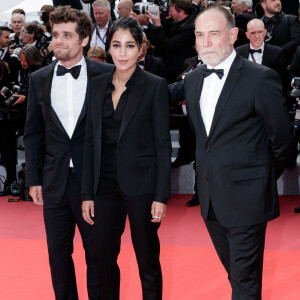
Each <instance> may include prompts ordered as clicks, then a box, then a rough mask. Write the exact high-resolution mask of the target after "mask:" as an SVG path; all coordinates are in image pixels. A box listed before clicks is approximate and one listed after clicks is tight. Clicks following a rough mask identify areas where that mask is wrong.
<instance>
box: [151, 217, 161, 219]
mask: <svg viewBox="0 0 300 300" xmlns="http://www.w3.org/2000/svg"><path fill="white" fill-rule="evenodd" d="M152 219H160V217H157V216H154V217H152Z"/></svg>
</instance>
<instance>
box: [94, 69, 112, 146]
mask: <svg viewBox="0 0 300 300" xmlns="http://www.w3.org/2000/svg"><path fill="white" fill-rule="evenodd" d="M110 76H111V73H108V74H105V75H104V76H101V78H102V79H101V81H99V80H97V81H93V85H91V89H92V93H90V94H91V96H92V99H89V101H93V102H94V103H95V105H94V106H93V108H94V109H95V111H92V116H94V117H95V119H94V124H95V125H94V126H95V129H94V131H95V140H97V141H101V135H102V110H103V104H104V100H105V95H106V90H107V84H108V81H109V78H110Z"/></svg>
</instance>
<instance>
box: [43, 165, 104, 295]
mask: <svg viewBox="0 0 300 300" xmlns="http://www.w3.org/2000/svg"><path fill="white" fill-rule="evenodd" d="M80 189H81V178H78V176H77V175H76V173H75V171H74V169H73V168H70V170H69V175H68V180H67V185H66V189H65V192H64V196H63V203H60V204H52V203H49V202H47V201H45V203H44V221H45V228H46V235H47V244H48V253H49V262H50V268H51V276H52V284H53V289H54V293H55V299H56V300H77V299H78V293H77V286H76V278H75V270H74V263H73V259H72V253H73V238H74V234H75V226H76V224H77V226H78V229H79V231H80V234H81V238H82V242H83V247H84V249H85V257H86V264H87V288H88V295H89V300H98V297H99V288H98V277H97V269H96V263H95V259H94V254H93V233H92V231H93V227H92V226H90V225H89V224H87V223H86V222H85V221H84V220H83V218H82V212H81V195H80Z"/></svg>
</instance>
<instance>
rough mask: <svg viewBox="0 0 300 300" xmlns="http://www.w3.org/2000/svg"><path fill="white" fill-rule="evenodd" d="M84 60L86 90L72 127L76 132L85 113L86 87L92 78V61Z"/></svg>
mask: <svg viewBox="0 0 300 300" xmlns="http://www.w3.org/2000/svg"><path fill="white" fill-rule="evenodd" d="M85 62H86V70H87V88H86V92H85V99H84V102H83V106H82V109H81V112H80V115H79V117H78V120H77V123H76V126H75V129H74V133H75V132H76V129H77V128H78V127H79V125H80V123H81V122H82V120H83V119H84V117H85V115H86V101H87V93H88V87H89V82H90V80H91V79H92V78H93V75H94V66H93V63H92V62H91V61H90V60H89V59H87V58H85ZM74 133H73V135H74Z"/></svg>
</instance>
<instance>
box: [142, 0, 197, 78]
mask: <svg viewBox="0 0 300 300" xmlns="http://www.w3.org/2000/svg"><path fill="white" fill-rule="evenodd" d="M147 14H148V15H149V17H150V19H151V20H152V23H153V26H149V31H150V33H149V34H148V38H149V41H150V42H151V44H152V45H153V46H155V47H156V49H155V51H156V52H155V55H157V56H161V57H162V59H163V61H164V64H165V66H166V69H167V72H168V80H169V83H172V82H174V81H175V80H176V78H177V76H178V75H179V74H180V73H181V72H182V68H183V64H184V61H185V60H186V59H187V58H189V57H192V56H195V55H196V52H195V49H194V44H195V36H194V20H195V17H196V15H197V10H196V9H195V8H193V5H192V2H191V1H190V0H170V1H169V16H170V17H171V18H172V19H173V23H172V25H171V28H167V27H166V26H162V20H161V17H160V13H158V14H157V15H154V14H152V13H150V12H149V11H148V12H147Z"/></svg>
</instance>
